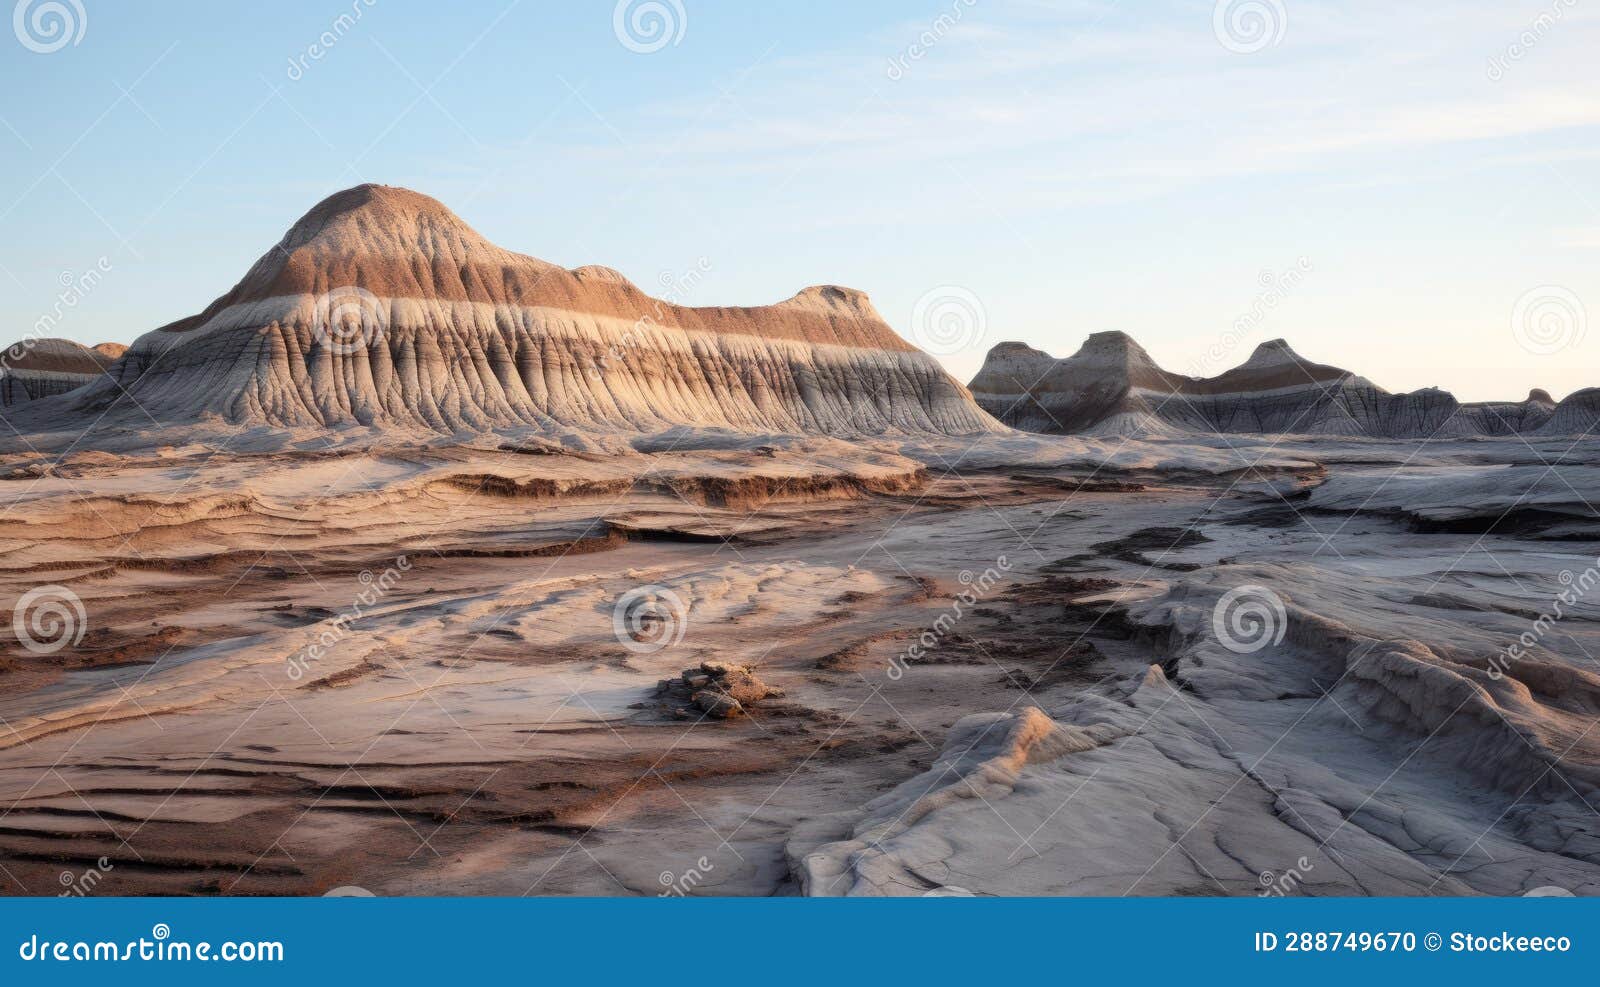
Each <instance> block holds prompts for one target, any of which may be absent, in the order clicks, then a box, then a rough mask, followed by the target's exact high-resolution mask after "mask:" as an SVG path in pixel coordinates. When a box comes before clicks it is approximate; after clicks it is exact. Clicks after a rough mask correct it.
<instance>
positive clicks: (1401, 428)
mask: <svg viewBox="0 0 1600 987" xmlns="http://www.w3.org/2000/svg"><path fill="white" fill-rule="evenodd" d="M968 386H969V388H970V390H971V391H972V396H973V398H974V399H975V400H977V402H978V403H979V404H980V405H981V406H982V407H983V408H984V409H986V410H987V411H989V412H990V413H991V414H993V415H994V416H995V417H996V418H999V419H1000V420H1001V421H1003V422H1005V423H1006V424H1008V425H1011V426H1013V427H1015V428H1020V429H1025V430H1028V431H1034V432H1051V433H1085V434H1095V435H1158V434H1163V433H1194V432H1201V433H1204V432H1212V433H1262V434H1304V435H1349V436H1367V437H1373V438H1390V439H1416V438H1466V437H1472V436H1507V435H1576V434H1581V433H1584V432H1585V431H1587V430H1591V429H1593V428H1594V427H1595V424H1596V422H1597V420H1600V390H1586V391H1579V392H1578V393H1576V394H1573V395H1571V396H1570V397H1568V398H1567V399H1566V400H1565V401H1562V402H1561V403H1560V404H1556V402H1555V401H1553V400H1552V399H1551V397H1550V395H1549V394H1548V393H1546V392H1545V391H1543V390H1540V389H1535V390H1534V391H1533V392H1531V393H1530V394H1529V395H1528V397H1527V398H1526V399H1524V400H1522V401H1484V402H1476V403H1462V402H1460V401H1457V400H1456V399H1455V397H1454V396H1453V395H1451V394H1450V393H1449V392H1447V391H1442V390H1439V389H1437V388H1424V389H1422V390H1418V391H1411V392H1409V393H1403V394H1391V393H1390V392H1388V391H1386V390H1384V389H1383V388H1381V387H1379V386H1377V385H1376V384H1374V383H1372V382H1371V381H1370V380H1367V379H1366V378H1364V377H1361V376H1358V375H1357V374H1355V373H1352V372H1351V371H1348V370H1343V369H1340V368H1338V367H1333V366H1329V365H1327V364H1322V363H1316V362H1315V361H1312V360H1308V359H1306V358H1305V357H1302V356H1300V355H1299V354H1298V353H1296V352H1295V351H1294V349H1293V348H1292V347H1290V345H1289V344H1288V343H1287V342H1286V341H1284V340H1282V339H1274V340H1270V341H1268V342H1265V343H1262V344H1261V345H1259V346H1257V347H1256V348H1255V351H1254V352H1253V353H1251V354H1250V357H1249V359H1247V360H1245V361H1244V363H1242V364H1240V365H1239V366H1237V367H1234V368H1233V369H1231V370H1228V371H1225V372H1223V373H1221V374H1218V375H1217V376H1215V377H1188V376H1184V375H1181V374H1173V373H1170V372H1168V371H1166V370H1164V369H1162V368H1161V367H1160V366H1158V365H1157V364H1156V362H1155V361H1154V360H1153V359H1151V357H1150V354H1148V353H1146V352H1145V351H1144V349H1143V348H1142V347H1140V346H1139V344H1138V343H1136V342H1134V341H1133V339H1132V338H1131V337H1129V336H1128V335H1127V334H1125V333H1121V332H1097V333H1094V334H1093V335H1091V336H1090V337H1089V338H1088V340H1086V341H1085V342H1084V344H1083V346H1082V348H1080V349H1079V350H1078V352H1076V353H1074V354H1073V355H1072V356H1070V357H1067V358H1065V359H1057V358H1055V357H1053V356H1050V355H1049V354H1048V353H1044V352H1041V351H1039V350H1036V349H1034V348H1032V347H1031V346H1027V345H1025V344H1023V343H1015V342H1006V343H1000V344H998V345H997V346H995V347H994V348H993V349H991V350H990V351H989V355H988V357H987V359H985V361H984V364H983V367H982V369H980V370H979V371H978V374H977V376H975V377H974V378H972V382H971V384H970V385H968Z"/></svg>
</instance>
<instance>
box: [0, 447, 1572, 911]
mask: <svg viewBox="0 0 1600 987" xmlns="http://www.w3.org/2000/svg"><path fill="white" fill-rule="evenodd" d="M687 444H688V445H690V446H694V443H687ZM1596 451H1597V450H1596V449H1595V447H1594V446H1593V444H1577V445H1574V444H1571V443H1553V442H1540V443H1535V444H1531V445H1529V444H1524V443H1522V442H1517V441H1507V442H1502V443H1496V444H1494V445H1492V446H1491V447H1486V446H1484V445H1483V444H1482V443H1475V444H1468V445H1448V444H1436V445H1430V446H1428V447H1426V448H1425V449H1422V450H1420V451H1419V450H1417V449H1413V448H1409V447H1405V446H1398V447H1397V446H1391V445H1384V444H1347V445H1345V446H1335V445H1332V444H1326V443H1325V444H1309V445H1301V446H1296V447H1293V448H1288V447H1285V446H1282V445H1280V446H1277V447H1273V446H1269V445H1267V444H1265V443H1256V444H1250V443H1241V444H1239V445H1237V446H1235V447H1228V446H1226V445H1223V444H1220V443H1219V444H1217V445H1216V446H1206V445H1203V444H1183V443H1177V442H1169V441H1162V440H1153V441H1132V442H1125V443H1118V444H1116V445H1115V446H1111V445H1107V446H1102V445H1099V444H1097V443H1094V442H1092V441H1085V440H1074V439H1053V438H1049V437H1035V438H1027V437H1022V436H1018V437H1015V438H1011V437H1007V436H1004V435H997V436H987V437H985V436H979V437H977V438H976V439H975V440H953V439H932V438H923V439H919V440H893V441H887V440H880V441H877V442H874V443H864V442H852V443H844V442H840V441H838V440H831V439H821V438H818V439H809V440H794V439H783V438H781V437H771V436H768V437H765V438H760V437H752V438H750V439H749V440H748V441H747V443H746V444H744V445H743V446H737V445H734V444H725V445H721V446H718V447H715V448H711V447H707V446H704V445H702V446H698V447H691V448H679V449H673V450H670V451H669V450H666V449H659V450H656V451H650V452H636V453H632V454H628V455H619V456H611V457H596V456H592V455H588V454H570V453H556V454H552V453H550V452H549V451H548V450H539V451H527V450H520V449H516V448H512V449H498V448H472V447H455V448H450V449H432V450H428V449H415V448H373V449H368V450H362V451H355V452H344V453H318V452H315V451H307V452H304V453H292V452H289V453H280V454H252V455H238V456H234V455H230V454H226V453H218V452H215V451H213V450H207V449H203V448H190V449H182V448H173V449H168V450H166V451H164V452H161V453H158V454H152V455H148V456H143V457H134V456H121V455H115V454H109V453H103V452H80V453H74V454H72V455H68V456H66V457H65V458H61V457H58V456H53V455H48V456H32V455H30V454H26V453H23V454H13V455H12V456H10V457H9V458H8V477H9V478H8V479H6V480H5V481H4V482H3V483H0V496H3V497H4V498H5V504H4V506H5V511H4V514H3V518H4V521H3V523H0V544H3V545H4V550H5V555H4V558H5V567H4V572H3V576H0V578H3V580H4V586H5V591H6V594H7V596H8V597H21V596H22V595H23V594H26V593H28V592H30V591H31V590H34V589H37V588H38V587H41V586H52V587H58V588H61V589H65V590H67V591H70V593H71V595H72V597H73V598H76V599H77V600H80V601H81V606H82V615H81V622H78V621H79V618H78V617H74V616H73V615H72V613H71V611H70V610H67V611H61V612H59V613H61V615H62V616H63V617H64V618H65V620H66V621H67V627H66V629H65V630H62V629H61V627H60V625H56V627H55V629H54V633H55V637H52V633H51V632H52V627H51V626H50V625H49V624H48V622H45V623H41V624H36V625H30V626H29V629H28V633H29V634H30V635H32V636H33V637H35V638H38V639H39V641H40V642H41V643H43V644H46V645H48V644H50V643H51V642H52V641H54V640H56V639H57V638H62V639H64V640H63V644H62V646H61V647H60V648H59V649H57V650H53V651H50V652H48V653H38V652H36V651H35V650H29V649H28V648H25V647H21V646H19V645H8V647H7V648H6V653H5V657H4V663H3V665H0V669H3V670H0V682H3V683H4V686H5V688H4V689H3V690H0V722H3V723H4V729H3V731H0V807H3V808H0V865H3V869H0V881H3V882H4V883H5V887H6V891H7V892H8V893H12V894H24V893H27V894H53V893H56V891H57V889H58V883H57V879H58V877H59V875H61V874H63V873H70V874H77V873H79V872H81V871H83V870H84V869H85V868H93V867H96V866H98V865H99V862H101V861H104V863H106V864H108V865H110V868H111V869H110V870H109V871H108V872H107V873H106V876H105V877H104V880H103V882H102V883H101V885H100V891H101V893H111V892H112V891H113V890H114V891H115V893H118V894H141V893H153V892H161V893H178V894H217V893H229V894H244V893H252V894H254V893H292V894H321V893H325V892H327V891H329V890H332V889H335V888H342V887H347V886H357V887H360V888H364V889H367V890H370V891H373V892H375V893H379V894H424V893H430V894H441V893H442V894H457V893H462V894H513V895H517V894H664V893H665V894H741V895H742V894H752V895H755V894H760V895H767V894H811V895H837V894H898V895H906V894H910V895H922V894H969V893H970V894H997V895H1005V894H1105V895H1123V894H1142V895H1170V894H1227V895H1240V894H1257V893H1268V892H1270V893H1291V894H1500V895H1506V894H1521V893H1524V892H1526V891H1529V890H1532V889H1536V888H1548V887H1557V888H1561V889H1565V890H1568V891H1571V892H1572V893H1576V894H1593V893H1596V892H1597V891H1600V843H1597V842H1596V836H1597V833H1600V816H1597V814H1596V812H1595V810H1594V806H1595V804H1596V802H1597V798H1600V796H1597V793H1596V785H1597V783H1600V734H1597V733H1595V732H1594V727H1595V724H1596V722H1597V721H1596V714H1597V712H1600V674H1597V673H1600V667H1597V666H1596V663H1595V660H1594V657H1593V656H1594V655H1595V654H1596V653H1600V632H1597V626H1600V625H1597V623H1596V621H1597V618H1600V609H1597V607H1596V603H1595V598H1594V597H1593V596H1585V595H1584V594H1585V593H1588V592H1589V590H1590V589H1591V588H1592V587H1593V585H1594V581H1595V579H1596V578H1597V577H1600V572H1597V571H1596V569H1595V568H1594V567H1595V566H1596V565H1597V564H1600V562H1597V560H1596V558H1595V556H1596V554H1597V546H1600V541H1597V540H1596V538H1597V535H1600V522H1597V518H1596V514H1595V512H1594V510H1593V508H1592V506H1591V505H1590V504H1589V503H1587V501H1586V499H1585V496H1586V495H1585V494H1584V493H1583V491H1590V490H1593V489H1594V484H1593V478H1594V476H1593V474H1596V473H1597V472H1600V456H1597V455H1596ZM1318 457H1322V458H1327V459H1337V460H1339V465H1336V466H1335V465H1330V466H1326V467H1324V466H1318V465H1316V463H1315V460H1316V459H1317V458H1318ZM1107 463H1109V464H1110V465H1105V464H1107ZM1580 590H1581V592H1580ZM1562 593H1567V594H1568V595H1569V596H1575V599H1574V600H1573V602H1572V603H1571V604H1570V605H1564V606H1563V605H1561V604H1559V603H1557V602H1556V601H1558V599H1559V598H1560V594H1562ZM1553 608H1558V609H1559V618H1558V619H1553V620H1552V619H1550V618H1548V617H1546V616H1545V615H1547V614H1550V613H1551V612H1552V611H1553ZM80 632H81V636H77V635H78V634H79V633H80ZM1523 635H1532V636H1533V638H1532V639H1533V643H1532V645H1531V646H1529V647H1528V648H1527V649H1526V654H1525V655H1524V656H1523V657H1521V658H1520V659H1518V660H1515V661H1506V660H1504V657H1503V656H1504V653H1505V649H1506V647H1507V646H1508V645H1513V644H1515V643H1516V642H1517V641H1518V639H1519V637H1521V636H1523ZM19 644H20V642H19ZM739 690H743V691H739ZM734 696H738V697H740V700H741V701H739V702H738V706H739V708H738V709H737V710H733V709H732V708H731V707H729V706H728V705H726V702H725V701H726V700H728V699H731V698H732V697H734Z"/></svg>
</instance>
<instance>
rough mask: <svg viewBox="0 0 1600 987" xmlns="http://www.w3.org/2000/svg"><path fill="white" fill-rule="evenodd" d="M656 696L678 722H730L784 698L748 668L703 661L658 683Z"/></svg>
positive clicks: (727, 663)
mask: <svg viewBox="0 0 1600 987" xmlns="http://www.w3.org/2000/svg"><path fill="white" fill-rule="evenodd" d="M656 695H657V697H659V699H660V700H661V701H663V702H665V703H666V704H667V705H666V706H665V707H664V708H666V709H668V710H670V712H671V713H672V715H674V716H676V717H677V718H678V719H688V718H690V717H691V716H694V717H706V716H709V717H711V718H712V719H717V720H730V719H733V718H734V717H737V716H743V715H744V713H745V712H746V710H748V709H749V708H750V707H752V706H755V705H756V704H757V703H759V702H761V701H763V700H766V699H774V698H779V697H781V696H782V695H783V690H782V689H777V688H774V687H772V686H770V685H767V684H766V683H765V682H763V681H761V679H759V678H758V677H756V674H755V670H754V669H752V668H751V667H749V666H748V665H735V664H731V663H729V662H723V661H704V662H701V663H700V664H699V665H697V666H696V667H694V668H686V669H684V670H683V674H681V675H679V676H678V677H677V678H672V679H662V680H661V681H660V682H657V683H656Z"/></svg>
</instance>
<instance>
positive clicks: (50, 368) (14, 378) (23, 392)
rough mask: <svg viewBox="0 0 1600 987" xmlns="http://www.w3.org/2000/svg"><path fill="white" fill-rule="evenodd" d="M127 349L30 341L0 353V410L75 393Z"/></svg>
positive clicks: (50, 341)
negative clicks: (70, 392)
mask: <svg viewBox="0 0 1600 987" xmlns="http://www.w3.org/2000/svg"><path fill="white" fill-rule="evenodd" d="M126 349H127V347H126V346H122V345H121V344H120V343H101V344H100V345H98V346H94V347H88V346H84V345H82V344H81V343H74V342H73V341H72V340H70V339H30V340H24V341H22V342H19V343H16V344H14V345H12V346H10V347H8V348H6V349H5V350H3V351H0V407H5V408H9V407H12V406H14V405H20V404H26V403H28V402H30V401H37V400H39V399H41V398H47V397H54V396H56V395H59V394H66V393H68V392H69V391H75V390H77V389H78V388H80V387H83V386H84V385H86V384H89V383H92V382H93V381H95V380H96V379H98V378H99V377H101V376H102V374H103V372H104V371H105V369H106V368H107V367H110V366H111V365H112V364H113V363H115V362H116V360H117V357H119V356H121V355H122V351H123V350H126Z"/></svg>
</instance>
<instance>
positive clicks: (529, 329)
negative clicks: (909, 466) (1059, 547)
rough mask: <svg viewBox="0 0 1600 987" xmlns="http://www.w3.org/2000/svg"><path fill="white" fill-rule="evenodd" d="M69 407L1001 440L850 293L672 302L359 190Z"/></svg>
mask: <svg viewBox="0 0 1600 987" xmlns="http://www.w3.org/2000/svg"><path fill="white" fill-rule="evenodd" d="M111 376H112V377H113V378H114V380H108V381H105V382H104V383H103V384H101V385H98V386H94V387H90V388H87V389H85V390H84V392H83V393H81V394H79V395H74V396H73V398H72V400H71V402H70V406H71V409H72V410H73V411H77V412H81V413H83V414H86V415H100V414H103V413H107V412H110V413H111V414H112V416H113V417H114V416H115V415H116V414H117V413H119V412H122V411H126V410H127V407H125V406H131V403H132V402H137V404H138V406H139V407H140V408H142V409H143V411H142V412H139V414H141V415H142V414H143V413H148V414H149V415H150V416H152V417H154V418H155V419H157V420H159V421H161V422H163V423H166V422H175V423H181V422H186V421H195V420H199V419H202V418H206V417H210V416H215V417H216V418H220V419H222V420H225V421H228V422H234V423H241V424H263V425H271V426H277V427H283V428H296V427H317V428H322V427H347V426H377V427H385V428H387V427H392V426H403V427H410V428H415V429H422V430H428V431H433V432H438V433H446V434H450V433H455V432H459V431H488V430H496V429H503V428H527V427H532V428H535V429H543V430H551V431H554V430H558V429H559V430H582V431H590V432H610V433H645V432H655V431H660V430H663V429H666V428H670V427H673V426H700V427H709V428H721V429H732V430H737V431H747V432H779V433H789V434H808V433H809V434H828V435H845V436H855V435H870V434H883V433H890V434H912V433H945V434H964V433H973V432H985V431H998V430H999V429H1000V426H999V425H998V424H997V423H995V422H994V421H993V419H991V418H990V417H989V416H988V415H986V414H984V412H983V411H982V410H980V409H979V408H978V407H977V405H976V404H974V403H973V401H972V399H971V397H970V395H968V393H967V391H966V389H965V388H963V387H962V386H961V385H960V384H959V383H957V382H956V381H954V380H952V379H951V378H950V377H949V375H948V374H946V373H945V372H944V370H943V369H942V368H941V367H940V366H939V364H938V363H937V362H936V361H935V360H933V359H932V358H931V357H929V356H927V355H926V354H924V353H922V352H921V351H919V350H917V349H916V348H915V347H913V346H911V345H910V344H908V343H906V342H905V341H904V340H902V339H901V338H900V337H899V336H897V335H895V333H894V332H893V330H891V329H890V328H889V327H888V326H887V325H886V324H885V323H884V321H883V319H882V318H881V317H880V316H879V315H878V313H877V312H876V311H875V310H874V309H873V307H872V304H871V302H869V301H868V300H867V297H866V295H864V294H862V293H861V292H859V291H854V290H851V289H848V288H839V287H833V286H820V287H813V288H807V289H805V290H803V291H801V292H800V293H799V294H797V295H795V296H794V297H793V298H790V299H788V300H787V301H784V302H780V303H778V304H776V305H768V306H761V307H755V308H687V307H683V306H678V305H674V304H672V303H670V302H667V301H663V300H658V299H654V298H651V297H649V296H648V295H646V294H645V293H644V292H642V291H640V290H639V289H638V288H637V287H635V286H634V285H632V284H630V283H629V282H628V280H627V279H626V278H624V277H623V276H622V275H621V274H619V273H618V272H616V271H613V270H611V269H609V268H602V267H595V266H590V267H580V268H577V269H575V270H567V269H565V268H562V267H559V266H557V265H555V264H550V263H547V262H545V261H541V260H538V259H536V258H533V257H528V256H525V255H522V254H516V253H512V252H511V251H508V250H503V249H501V248H500V247H497V246H495V245H494V244H492V243H490V242H488V241H487V240H485V239H484V238H483V237H482V236H480V235H479V234H478V233H477V232H476V231H474V230H473V229H471V228H470V227H468V226H467V225H466V223H464V222H462V221H461V220H460V219H459V218H458V217H456V216H455V215H454V214H453V213H451V212H450V211H449V210H448V209H446V208H445V207H444V206H443V205H441V204H440V203H438V202H437V201H435V200H433V199H430V198H428V197H427V196H424V195H420V194H418V193H416V192H411V191H407V190H405V189H398V188H390V187H386V186H378V185H363V186H360V187H357V188H353V189H349V190H347V191H344V192H340V193H338V194H336V195H333V196H331V197H329V198H328V199H326V200H325V201H323V202H322V203H320V204H319V205H317V206H316V207H315V208H314V209H312V210H311V212H309V213H308V214H306V216H305V217H304V218H302V219H301V220H300V221H299V222H297V223H296V224H295V225H294V226H293V227H292V228H291V229H290V230H289V231H288V233H287V234H286V235H285V236H284V237H283V239H282V240H281V241H280V242H279V243H278V244H277V245H276V246H275V247H273V248H272V249H271V250H270V251H268V252H267V253H266V254H265V255H264V256H263V257H262V258H261V259H260V260H259V261H257V262H256V264H255V266H253V267H252V268H251V269H250V271H249V272H248V273H247V274H246V275H245V276H244V278H243V280H241V281H240V282H239V283H238V284H237V285H236V286H234V288H233V289H232V290H231V291H229V292H228V293H227V294H225V295H223V296H222V297H220V298H218V299H217V300H216V301H214V302H213V303H212V304H211V305H210V306H208V307H207V308H206V309H205V310H204V311H202V312H200V313H199V314H197V315H194V316H191V317H189V318H186V319H183V320H180V321H178V322H175V323H172V324H171V325H167V326H164V327H162V328H160V329H157V330H155V331H153V332H149V333H146V334H145V335H144V336H142V337H140V338H139V339H138V340H137V341H136V342H135V343H134V344H133V346H132V347H131V348H130V349H129V351H128V353H127V354H126V355H125V356H124V357H123V358H122V359H121V360H120V361H119V362H118V363H117V364H116V365H115V367H114V368H113V370H112V373H111Z"/></svg>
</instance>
